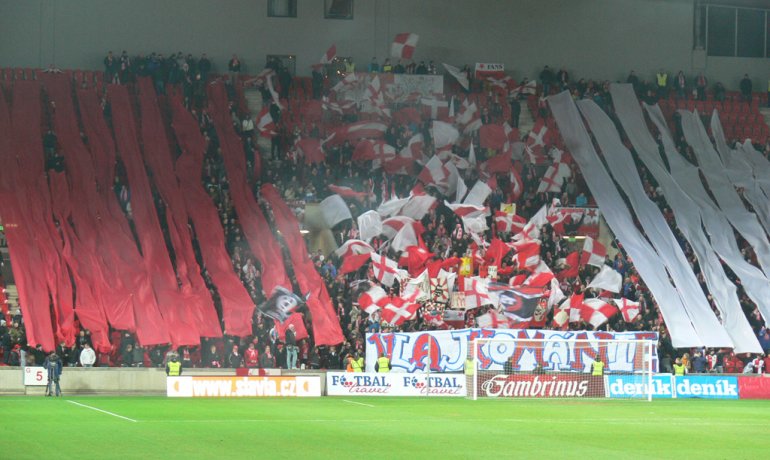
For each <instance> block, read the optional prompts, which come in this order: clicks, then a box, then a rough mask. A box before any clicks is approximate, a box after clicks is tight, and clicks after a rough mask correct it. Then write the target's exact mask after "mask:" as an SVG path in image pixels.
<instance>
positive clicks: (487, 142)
mask: <svg viewBox="0 0 770 460" xmlns="http://www.w3.org/2000/svg"><path fill="white" fill-rule="evenodd" d="M507 141H508V136H507V135H506V132H505V129H504V128H503V125H493V124H487V125H484V126H482V127H481V128H480V129H479V145H481V147H483V148H485V149H492V150H501V149H502V148H503V145H505V143H506V142H507Z"/></svg>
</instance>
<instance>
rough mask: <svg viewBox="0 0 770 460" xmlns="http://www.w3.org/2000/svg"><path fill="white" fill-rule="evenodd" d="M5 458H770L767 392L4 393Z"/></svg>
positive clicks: (0, 422) (0, 410)
mask: <svg viewBox="0 0 770 460" xmlns="http://www.w3.org/2000/svg"><path fill="white" fill-rule="evenodd" d="M0 432H1V433H3V442H2V445H0V458H7V459H24V458H34V459H40V458H51V459H64V458H77V459H90V458H94V459H105V458H121V459H130V458H136V459H144V460H147V459H154V458H163V459H166V458H221V459H230V458H293V459H303V458H332V459H342V458H367V459H368V458H420V459H424V458H590V459H591V460H595V459H599V458H613V459H625V458H678V459H685V458H699V459H706V458H715V459H717V458H719V459H728V458H729V459H742V458H752V459H756V458H768V452H770V401H746V400H744V401H714V400H712V401H704V400H658V401H653V402H642V401H608V400H582V401H578V400H566V399H565V400H491V399H485V400H479V401H470V400H466V399H459V398H458V399H454V398H372V397H369V398H365V397H364V398H362V397H356V398H352V397H351V398H344V397H325V398H306V399H169V398H165V397H105V396H102V397H98V396H94V397H88V396H73V397H65V398H58V399H54V398H45V397H0Z"/></svg>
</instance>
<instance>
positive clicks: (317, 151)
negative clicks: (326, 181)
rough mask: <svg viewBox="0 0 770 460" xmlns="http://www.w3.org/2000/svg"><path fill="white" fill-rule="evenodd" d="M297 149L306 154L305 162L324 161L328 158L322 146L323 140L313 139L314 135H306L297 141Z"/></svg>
mask: <svg viewBox="0 0 770 460" xmlns="http://www.w3.org/2000/svg"><path fill="white" fill-rule="evenodd" d="M296 145H297V149H298V150H299V151H300V152H302V155H304V156H305V163H307V164H313V163H323V161H324V160H325V159H326V154H325V153H324V151H323V149H322V148H321V141H319V140H318V139H313V138H312V137H306V138H304V139H300V140H298V141H297V144H296Z"/></svg>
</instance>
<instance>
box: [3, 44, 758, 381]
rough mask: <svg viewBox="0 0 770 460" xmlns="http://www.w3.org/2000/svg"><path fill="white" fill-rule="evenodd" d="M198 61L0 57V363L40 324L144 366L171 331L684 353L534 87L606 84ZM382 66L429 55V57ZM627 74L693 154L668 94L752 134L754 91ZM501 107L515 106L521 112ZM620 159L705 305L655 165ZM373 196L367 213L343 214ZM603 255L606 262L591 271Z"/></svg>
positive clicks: (349, 346)
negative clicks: (505, 293) (306, 70)
mask: <svg viewBox="0 0 770 460" xmlns="http://www.w3.org/2000/svg"><path fill="white" fill-rule="evenodd" d="M204 59H205V58H201V59H195V58H193V57H192V56H191V55H188V56H187V57H183V56H182V55H181V54H179V55H175V54H172V55H170V56H169V57H168V58H163V56H162V55H160V54H155V53H153V54H151V55H149V56H147V57H143V56H141V55H139V56H135V57H129V56H128V55H127V54H126V53H125V52H124V53H123V54H122V55H121V56H120V57H117V58H110V59H107V58H105V66H106V68H105V71H104V72H94V71H89V70H67V69H64V70H59V69H54V68H49V69H18V68H17V69H9V68H6V69H0V78H1V79H2V80H1V81H0V84H1V85H2V86H1V87H2V91H0V158H1V159H2V165H1V166H2V171H3V172H2V173H0V174H1V176H0V178H1V179H2V181H3V189H4V191H7V192H10V195H9V196H8V198H5V199H3V201H2V202H1V203H0V206H2V208H0V209H2V213H3V219H4V221H5V223H6V233H7V234H8V245H9V250H10V257H11V261H12V265H13V270H14V275H15V278H16V284H17V285H18V288H19V297H20V302H21V303H22V312H23V317H18V316H17V317H10V316H9V312H8V309H7V308H6V307H5V305H4V306H3V314H4V316H5V318H6V319H5V323H6V324H4V325H2V326H0V329H1V330H0V335H2V337H3V342H2V347H3V362H4V363H5V364H16V363H15V362H14V361H13V359H11V353H10V350H13V349H16V350H19V349H20V350H19V356H18V358H17V359H18V360H19V361H22V362H23V361H26V362H27V363H34V362H35V359H36V357H35V353H34V350H35V348H36V347H37V346H38V345H42V348H43V349H44V350H46V351H50V350H53V349H56V350H57V353H58V354H59V355H60V356H62V357H63V359H64V361H65V362H66V363H69V364H71V365H76V364H77V363H78V354H79V351H80V349H81V348H82V346H83V345H84V344H85V343H87V342H88V343H89V344H92V345H93V346H94V348H95V349H96V350H97V351H98V353H99V360H98V362H99V365H105V366H158V367H159V366H163V365H164V362H165V360H166V356H167V353H168V352H177V353H179V355H180V356H181V358H182V361H183V363H184V364H185V366H186V367H196V366H200V367H218V366H225V367H227V366H230V365H235V366H241V365H242V364H240V359H239V358H238V356H239V353H238V349H240V350H246V349H247V348H249V345H250V344H255V345H256V347H255V348H256V350H263V349H264V348H265V347H266V346H267V347H269V348H270V349H271V350H272V354H273V355H274V356H275V357H276V365H277V366H278V367H286V363H287V356H286V355H287V351H286V349H285V347H284V345H285V344H287V343H288V341H289V340H296V343H297V345H298V347H299V360H298V364H299V365H301V366H303V367H307V368H329V369H344V368H345V357H346V356H348V355H350V354H353V353H356V352H359V353H363V351H364V348H365V337H366V333H368V332H387V331H418V330H429V329H450V328H462V327H475V326H484V327H513V328H527V327H530V328H554V329H562V330H586V329H598V330H607V331H656V332H659V334H660V343H659V350H660V355H661V356H663V357H664V360H663V362H662V366H664V367H665V366H666V365H667V364H668V365H670V363H671V359H670V357H673V356H676V355H681V354H682V353H690V352H695V351H696V349H697V351H699V352H701V353H703V352H704V351H703V350H702V349H701V347H684V348H683V349H680V350H677V349H675V348H674V345H673V343H672V339H671V335H670V332H671V331H669V328H668V327H667V324H666V323H665V321H664V319H663V315H662V314H661V311H660V308H659V306H658V304H657V302H658V301H656V299H655V298H654V297H653V295H652V293H651V292H650V289H649V288H648V287H647V285H646V283H645V281H644V279H643V277H641V276H640V275H639V273H638V272H637V270H636V268H635V267H634V264H633V261H632V260H631V258H630V257H629V256H628V254H627V253H626V251H625V249H624V248H623V246H622V244H619V243H618V241H617V240H615V239H614V237H613V236H612V235H611V234H609V232H608V231H607V230H606V229H602V230H600V228H599V227H600V224H599V222H600V220H599V219H598V217H596V216H598V214H599V212H597V211H601V210H597V208H596V202H595V200H594V198H593V197H592V196H591V191H590V189H589V187H588V185H587V183H586V180H585V178H584V177H583V174H582V172H581V170H580V168H579V167H578V166H577V164H576V162H575V161H574V160H573V159H572V157H571V155H570V153H569V152H568V151H567V149H566V145H565V142H564V140H563V139H562V136H561V135H560V134H559V126H558V124H557V123H556V121H555V119H554V117H553V116H552V114H551V112H550V110H549V107H548V104H547V102H546V99H545V96H548V95H549V94H556V93H558V92H561V91H563V90H567V91H569V92H570V93H571V94H572V96H573V98H574V99H576V100H584V99H589V100H592V101H594V102H595V103H596V104H597V105H598V106H599V107H600V108H601V109H603V110H604V111H605V112H606V113H608V114H609V115H610V116H611V117H613V119H614V120H617V117H616V115H615V113H614V108H613V104H612V96H611V93H610V83H609V82H601V81H593V80H587V79H580V80H577V81H575V80H574V79H573V80H570V77H569V76H568V75H567V74H566V72H563V73H562V72H559V73H558V74H553V75H549V74H548V73H545V74H541V75H540V83H539V84H538V85H535V84H534V82H528V81H523V82H518V83H517V82H515V81H513V80H512V79H511V78H510V77H505V76H500V75H495V76H488V77H486V78H476V76H475V75H473V74H472V73H471V72H470V71H469V70H467V68H466V70H465V71H464V73H463V75H464V76H465V77H466V78H468V80H469V84H468V88H467V89H466V88H464V87H463V86H461V84H460V83H458V82H457V81H456V80H455V77H454V76H450V74H447V75H446V76H445V79H446V81H445V82H444V94H443V95H426V94H402V95H394V94H392V93H387V92H386V91H384V89H383V88H385V87H387V86H388V85H389V84H390V83H391V82H392V81H393V74H388V73H377V72H358V73H349V72H347V71H346V70H347V69H348V68H347V67H346V65H345V64H346V63H345V61H344V60H342V59H333V60H331V61H330V62H329V63H327V64H325V65H319V66H317V67H316V68H315V69H314V74H313V77H294V78H292V77H291V76H290V75H289V73H288V70H287V69H285V68H284V67H283V66H282V65H281V63H280V61H268V63H267V65H266V68H265V71H263V72H261V73H260V74H257V75H245V74H239V73H233V74H232V75H216V74H212V73H210V72H209V71H208V69H209V68H210V64H209V66H208V67H207V66H206V64H205V63H204ZM206 60H207V59H206ZM399 65H400V64H399ZM401 70H402V71H403V72H404V74H406V75H409V74H418V75H434V74H436V73H437V70H436V67H435V66H434V65H433V64H432V62H431V63H429V64H424V63H423V64H421V65H414V64H413V65H407V66H405V67H404V66H402V67H401ZM693 84H694V82H693ZM544 88H548V89H550V92H549V94H543V89H544ZM635 90H636V94H637V95H638V96H639V97H640V99H642V100H644V101H646V102H648V103H656V102H657V103H658V104H659V106H660V108H661V110H662V112H663V115H664V116H665V119H666V122H667V123H668V125H669V127H670V129H671V131H672V132H674V133H675V137H676V138H675V142H676V147H677V148H678V149H679V151H680V152H681V154H682V155H683V156H684V158H687V159H688V160H690V161H691V162H692V163H693V164H695V165H697V164H698V163H697V159H696V157H695V155H694V154H693V153H692V149H691V148H690V147H691V146H689V145H688V143H687V139H686V138H685V135H684V132H683V130H682V127H681V123H682V121H681V116H680V114H679V113H677V110H687V111H697V112H698V113H699V114H701V115H703V116H710V114H711V112H712V111H714V110H717V111H718V112H719V114H720V117H721V120H722V122H723V124H724V131H725V135H726V136H727V138H728V139H730V144H731V145H735V143H736V142H737V141H738V140H739V139H750V140H751V142H752V143H753V144H754V146H755V148H757V149H758V150H759V151H761V152H762V155H763V156H764V157H765V159H767V158H768V155H770V143H768V142H767V141H768V136H767V135H768V127H767V125H766V124H765V122H764V120H763V118H762V116H761V114H760V112H759V105H760V104H762V103H764V101H763V99H762V98H763V97H764V95H760V94H754V96H753V97H752V98H751V100H750V101H744V100H742V98H741V95H740V94H739V93H733V92H726V93H725V94H724V97H722V95H719V94H718V93H719V92H718V91H717V94H716V95H715V94H714V92H713V91H708V92H707V93H706V95H705V96H706V97H705V98H703V100H695V98H694V97H689V98H688V97H680V95H679V94H676V95H675V94H673V92H672V94H671V95H670V96H668V97H666V98H663V99H661V100H657V97H655V96H654V95H653V93H654V91H653V89H652V88H646V87H645V86H644V85H643V84H639V85H635ZM255 95H257V96H256V97H254V96H255ZM517 106H525V107H526V108H527V109H528V111H529V113H526V114H524V115H523V117H522V118H523V119H530V117H531V120H532V126H527V127H526V128H525V127H524V126H522V125H519V122H518V115H517V116H516V117H514V116H513V113H514V111H516V110H518V109H517ZM255 109H256V110H255ZM513 118H516V119H515V120H514V119H513ZM616 123H617V121H616ZM512 126H517V127H518V126H521V128H522V130H521V131H519V129H518V128H515V127H512ZM49 132H50V133H51V135H48V134H47V133H49ZM46 136H48V137H46ZM447 136H448V137H449V140H444V138H445V137H447ZM11 139H13V140H12V141H11ZM623 141H624V143H625V144H626V146H627V147H630V148H631V150H632V151H633V147H632V146H631V142H630V141H629V139H627V138H624V139H623ZM22 150H23V151H24V152H25V155H24V156H23V157H21V156H18V155H19V152H21V151H22ZM17 156H18V159H17ZM635 161H636V167H637V170H638V171H639V176H640V179H641V181H642V184H643V187H644V190H645V192H646V194H647V197H648V198H649V200H651V201H652V202H654V203H655V204H656V205H657V207H658V208H659V210H660V211H661V213H662V215H663V217H664V218H665V221H666V222H667V224H668V225H669V227H670V228H671V229H672V230H673V233H674V235H675V236H676V237H677V241H678V243H679V245H680V246H681V250H682V253H683V254H684V255H685V257H686V259H687V262H688V263H689V269H691V270H692V271H693V273H694V274H695V275H696V276H697V277H698V282H699V283H700V285H701V287H702V289H703V294H704V296H709V297H708V299H709V300H708V301H709V306H710V307H711V309H712V310H713V311H714V312H715V315H716V316H717V317H719V315H720V310H719V308H718V307H717V305H716V304H715V301H714V299H713V298H712V297H711V296H710V295H709V291H708V288H707V286H706V283H705V282H704V278H703V275H702V273H701V269H700V266H699V260H698V258H697V257H696V255H695V253H694V251H693V250H692V248H691V247H690V245H689V243H688V241H687V239H685V238H684V237H683V236H682V234H681V232H680V231H679V229H678V228H677V221H676V220H675V218H674V217H675V216H674V214H673V212H672V211H671V208H670V206H669V205H668V203H667V202H666V199H665V198H664V196H663V194H662V192H661V190H660V186H659V184H658V183H657V181H656V179H655V177H653V175H652V174H651V173H650V172H649V171H648V170H647V169H646V168H645V167H644V165H643V164H642V163H641V162H640V161H639V159H638V158H635ZM466 183H467V184H468V185H466ZM468 186H471V187H468ZM468 188H470V189H471V190H470V192H469V193H468V194H467V195H468V196H467V197H466V198H465V200H464V201H463V197H464V196H465V195H466V191H467V189H468ZM477 197H480V198H478V199H477ZM747 208H748V209H749V210H751V209H752V208H751V206H750V205H747ZM28 210H29V211H28ZM372 211H376V212H375V213H377V212H378V213H379V215H378V217H377V219H376V220H377V221H379V222H378V225H379V226H380V228H381V230H382V231H376V230H375V231H373V230H371V225H363V224H366V223H367V222H368V221H367V220H366V218H365V216H372V214H371V213H372ZM312 214H315V215H316V218H317V216H318V215H321V216H322V217H321V218H320V219H318V218H317V219H316V220H320V221H321V222H322V224H321V228H320V231H319V229H313V231H312V233H316V234H319V235H320V234H328V235H331V239H332V241H333V243H327V244H319V243H318V241H320V240H319V239H318V238H320V237H317V235H311V237H313V240H312V241H313V244H314V245H315V246H318V247H319V249H318V250H317V251H316V252H310V251H309V250H308V249H307V244H308V242H307V241H306V239H305V238H306V236H305V234H304V233H301V232H300V230H301V229H302V231H303V232H306V231H307V230H305V229H307V228H310V227H311V221H312ZM330 214H335V215H339V216H341V217H340V218H334V217H333V216H330ZM380 218H381V219H380ZM9 223H10V224H16V225H13V226H11V227H10V228H8V224H9ZM637 226H638V227H639V229H640V230H641V231H644V227H643V226H642V225H641V224H640V223H638V222H637ZM375 227H377V225H375ZM370 232H373V233H371V234H370ZM364 233H367V235H364ZM514 236H515V238H514ZM529 237H531V238H537V241H536V242H535V241H534V240H532V239H529ZM736 239H737V241H738V245H739V247H740V250H741V252H742V253H743V254H744V255H745V258H746V259H747V260H748V261H750V262H751V263H752V264H753V265H755V266H756V265H758V264H759V261H758V260H757V257H756V255H755V254H754V251H753V249H752V246H751V245H750V244H749V243H748V242H747V241H746V240H745V239H744V238H743V237H742V236H741V235H736ZM338 247H339V248H340V249H339V250H335V249H336V248H338ZM370 253H372V254H377V253H379V254H382V255H383V256H387V257H384V258H382V259H379V260H375V259H376V257H375V256H373V255H370ZM21 254H24V255H23V256H22V255H21ZM391 261H392V262H394V263H395V264H396V265H397V267H393V266H389V265H388V262H391ZM468 266H470V267H472V268H470V269H468ZM725 271H726V272H727V274H728V277H729V278H730V280H731V281H732V282H734V283H735V285H736V287H737V290H738V296H739V299H740V306H741V308H742V309H743V313H744V314H745V316H746V318H747V320H748V322H749V323H750V325H751V327H752V329H753V332H754V334H755V335H756V337H757V338H758V340H759V344H760V345H761V347H762V348H761V349H757V350H753V349H752V350H750V351H751V352H753V353H757V352H760V351H762V349H765V350H766V349H767V348H768V347H770V337H768V330H767V329H766V328H765V327H764V322H763V320H762V317H761V315H760V311H759V309H758V308H757V305H756V304H755V303H754V302H753V301H752V300H751V298H750V297H749V296H748V295H747V293H746V292H745V291H744V289H743V287H742V286H741V283H740V282H738V280H737V277H736V275H734V274H733V273H732V271H731V270H730V269H729V267H727V266H726V267H725ZM391 272H392V273H391ZM423 273H425V275H423ZM606 273H610V276H611V277H613V281H612V282H609V283H608V284H603V282H600V280H599V278H602V279H603V276H604V274H606ZM389 275H394V276H395V277H396V278H397V279H398V280H399V281H400V282H397V283H393V282H392V280H393V276H390V279H389ZM474 275H475V276H478V278H474ZM421 276H423V278H421ZM615 276H617V278H618V279H619V281H618V282H617V284H618V286H617V287H615V286H614V285H615V284H616V281H614V277H615ZM487 278H494V279H495V280H496V281H497V283H495V284H494V285H499V286H507V287H512V288H513V289H517V291H516V292H517V295H519V296H520V297H519V298H518V301H519V302H523V299H524V298H525V297H524V294H522V293H523V292H525V291H526V289H530V290H534V291H532V292H535V291H536V293H537V294H536V295H532V296H530V297H527V298H535V299H536V302H534V303H533V304H532V306H531V309H530V310H529V311H528V312H526V313H524V314H519V315H518V316H517V315H515V314H514V315H512V314H507V315H506V314H501V313H500V311H501V310H500V309H499V308H498V303H499V301H498V302H495V301H491V300H489V299H490V298H494V295H492V296H490V292H492V291H494V285H493V286H487V283H488V282H487V281H482V280H485V279H487ZM388 279H389V280H390V281H391V282H384V280H388ZM476 281H478V282H479V283H481V284H483V286H482V287H479V286H481V284H474V283H476ZM592 282H593V283H595V284H593V285H595V286H598V287H596V288H593V287H590V286H589V285H591V284H592ZM379 286H382V288H385V289H387V291H385V290H382V288H380V287H379ZM452 286H454V288H453V287H452ZM278 288H284V289H287V290H288V292H287V293H285V294H281V292H280V290H278ZM501 289H502V288H501ZM610 291H611V292H610ZM527 292H529V291H527ZM378 295H379V296H380V297H376V296H378ZM482 296H485V299H486V300H485V299H482V298H481V297H482ZM594 298H595V299H605V301H603V302H604V304H603V306H602V307H601V309H595V308H593V307H587V306H586V305H589V304H590V305H594V304H592V303H586V302H585V300H587V299H594ZM383 299H384V300H383ZM493 304H494V305H493ZM519 306H520V305H519ZM508 313H510V312H508ZM597 315H598V316H597ZM289 324H293V325H294V331H296V332H292V333H291V335H294V338H293V339H289V338H287V332H286V331H287V330H288V326H289ZM714 351H715V352H716V353H714V354H711V355H710V356H714V358H713V359H709V363H708V366H709V369H710V370H716V369H720V368H721V369H726V368H727V367H728V366H729V369H726V370H741V369H742V365H743V362H742V361H740V358H739V357H736V354H735V353H734V352H733V350H732V348H731V347H719V348H718V349H716V350H714ZM738 351H739V354H740V355H741V356H742V357H743V359H744V360H746V361H749V360H750V359H749V358H750V356H749V355H748V354H747V353H746V352H747V351H749V350H738ZM252 354H253V352H252ZM705 354H708V352H706V353H705ZM252 358H253V359H250V360H249V361H248V362H249V363H250V364H249V365H250V366H254V367H257V366H258V365H259V362H260V361H259V359H258V358H256V357H254V356H252Z"/></svg>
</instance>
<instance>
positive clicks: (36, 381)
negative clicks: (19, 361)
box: [24, 366, 48, 386]
mask: <svg viewBox="0 0 770 460" xmlns="http://www.w3.org/2000/svg"><path fill="white" fill-rule="evenodd" d="M24 385H30V386H46V385H48V371H47V370H46V369H45V367H40V366H34V367H25V368H24Z"/></svg>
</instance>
